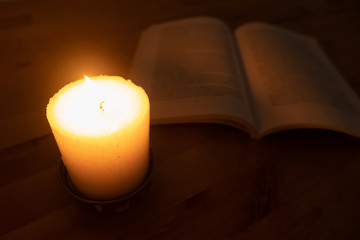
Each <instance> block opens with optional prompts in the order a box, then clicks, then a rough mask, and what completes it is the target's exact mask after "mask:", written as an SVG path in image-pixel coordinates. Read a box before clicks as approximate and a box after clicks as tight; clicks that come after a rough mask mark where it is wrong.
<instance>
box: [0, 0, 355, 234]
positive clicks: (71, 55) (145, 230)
mask: <svg viewBox="0 0 360 240" xmlns="http://www.w3.org/2000/svg"><path fill="white" fill-rule="evenodd" d="M359 10H360V8H359V3H358V1H356V0H345V1H340V0H313V1H301V0H300V1H285V0H278V1H275V0H272V1H266V0H254V1H249V0H248V1H243V0H237V1H235V0H234V1H220V0H213V1H211V0H208V1H206V0H183V1H167V0H155V1H140V0H134V1H85V0H73V1H68V0H62V1H60V0H54V1H45V0H19V1H16V0H8V1H7V0H5V1H4V0H2V1H0V73H1V77H0V103H1V106H2V107H1V108H0V118H7V117H9V116H16V115H17V114H21V113H22V112H24V111H26V112H29V111H35V112H37V111H39V109H41V111H40V112H42V111H43V109H45V106H46V104H47V102H48V99H49V97H51V96H52V95H53V94H54V93H55V92H56V91H57V90H58V89H59V88H61V87H62V86H64V85H65V84H66V83H68V82H71V81H74V80H76V79H80V78H82V77H83V75H85V74H86V75H88V76H93V75H99V74H106V75H119V76H124V77H127V76H128V73H129V69H130V66H131V62H132V58H133V55H134V52H135V49H136V45H137V41H138V38H139V36H140V33H141V31H142V30H143V29H145V28H146V27H148V26H149V25H151V24H154V23H158V22H162V21H167V20H172V19H177V18H182V17H188V16H196V15H208V16H215V17H218V18H220V19H223V20H224V21H225V22H226V23H228V25H229V26H230V27H231V29H234V28H235V27H236V26H238V25H241V24H243V23H247V22H251V21H265V22H269V23H272V24H276V25H278V26H281V27H285V28H287V29H290V30H294V31H296V32H299V33H302V34H306V35H311V36H313V37H315V38H316V39H317V40H318V41H319V43H320V45H321V46H322V47H323V49H324V50H325V52H326V53H327V54H328V56H329V58H330V59H331V60H332V61H333V62H334V64H335V65H336V66H337V68H338V69H339V70H340V72H341V73H342V74H343V75H344V77H345V78H346V79H347V80H348V82H349V83H350V85H351V86H352V87H353V88H354V89H355V91H356V92H357V93H358V94H360V70H359V66H360V48H359V42H360V14H359V13H360V11H359ZM41 117H43V118H44V119H45V115H43V116H41ZM8 127H9V128H10V129H11V128H12V126H11V125H10V126H8ZM27 127H28V128H32V127H33V126H27ZM12 131H13V133H14V134H19V132H17V131H18V130H17V129H13V130H12ZM20 134H21V133H20ZM1 137H4V135H3V134H2V136H1ZM151 144H152V146H153V148H154V150H155V152H156V158H157V163H156V168H155V170H154V173H153V177H152V179H151V182H150V184H149V186H147V188H146V189H145V192H144V194H143V196H142V197H141V198H140V199H139V200H138V201H137V202H135V203H133V204H132V206H131V207H130V209H129V210H128V211H126V212H125V213H122V214H111V213H109V214H97V213H95V212H93V211H91V210H90V209H88V207H87V206H83V205H82V204H79V203H78V202H76V201H75V200H74V199H73V198H71V197H70V196H69V195H68V194H67V193H66V192H65V191H64V190H63V189H62V188H61V186H60V184H59V183H58V180H57V175H56V171H57V161H58V159H59V158H60V155H59V152H58V150H57V146H56V143H55V141H54V139H53V137H52V135H51V134H48V135H45V136H43V137H40V138H37V139H34V140H30V141H27V142H25V143H22V144H19V145H15V146H12V147H9V148H6V149H2V150H0V238H2V239H49V238H50V239H51V238H53V239H57V238H66V239H99V238H104V239H176V238H178V239H358V238H359V237H360V232H359V229H358V226H359V220H358V219H359V215H360V208H359V202H360V195H359V193H360V190H359V184H360V174H359V172H360V161H359V158H360V141H359V140H358V139H356V138H353V137H350V136H345V135H343V134H339V133H335V132H328V131H317V130H298V131H289V132H284V133H278V134H275V135H271V136H269V137H266V138H264V139H262V140H252V139H250V138H249V137H248V135H246V134H245V133H243V132H241V131H239V130H236V129H234V128H230V127H227V126H220V125H212V124H184V125H171V126H158V127H152V128H151Z"/></svg>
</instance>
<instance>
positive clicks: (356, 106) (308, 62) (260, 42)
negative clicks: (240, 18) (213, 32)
mask: <svg viewBox="0 0 360 240" xmlns="http://www.w3.org/2000/svg"><path fill="white" fill-rule="evenodd" d="M235 35H236V39H237V41H238V44H239V46H240V47H239V48H240V49H241V55H242V57H243V59H244V65H245V68H246V72H247V76H248V79H249V85H250V88H251V96H252V98H253V101H254V105H255V109H256V113H255V115H256V119H257V120H258V124H259V128H260V129H261V131H262V134H260V135H266V134H269V133H271V132H275V131H279V130H283V129H293V128H304V127H305V128H324V129H332V130H337V131H341V132H344V133H347V134H351V135H354V136H360V125H359V123H360V102H359V98H358V96H357V95H356V94H355V93H354V92H353V90H352V89H351V88H350V87H349V85H348V84H347V82H346V81H345V79H344V78H343V77H342V76H341V75H340V74H339V72H338V71H337V70H336V69H335V67H334V66H333V64H332V63H331V62H330V61H329V59H328V58H327V57H326V56H325V54H324V53H323V51H322V50H321V48H320V47H319V46H318V44H317V42H316V41H315V40H314V39H312V38H308V37H305V36H301V35H298V34H294V33H291V32H289V31H286V30H284V29H280V28H277V27H274V26H271V25H267V24H264V23H252V24H247V25H244V26H242V27H240V28H238V29H237V30H236V32H235Z"/></svg>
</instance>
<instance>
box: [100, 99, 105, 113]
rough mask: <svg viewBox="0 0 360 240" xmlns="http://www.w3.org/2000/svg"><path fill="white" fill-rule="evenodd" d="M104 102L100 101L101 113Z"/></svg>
mask: <svg viewBox="0 0 360 240" xmlns="http://www.w3.org/2000/svg"><path fill="white" fill-rule="evenodd" d="M104 102H105V101H102V102H101V103H100V110H101V111H104V107H103V104H104Z"/></svg>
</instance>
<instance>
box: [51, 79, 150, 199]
mask: <svg viewBox="0 0 360 240" xmlns="http://www.w3.org/2000/svg"><path fill="white" fill-rule="evenodd" d="M46 115H47V118H48V120H49V123H50V126H51V130H52V132H53V134H54V137H55V139H56V143H57V144H58V146H59V150H60V152H61V158H62V160H63V162H64V164H65V166H66V169H67V171H68V173H69V176H70V178H71V182H72V183H73V184H74V186H75V187H76V188H77V189H78V190H79V191H80V192H81V193H82V194H84V195H86V196H88V197H90V198H91V199H101V200H104V199H105V200H108V199H114V198H117V197H119V196H122V195H124V194H127V193H129V192H131V191H132V190H134V189H135V188H136V187H137V186H139V184H140V183H141V182H142V181H143V179H144V177H145V176H146V173H147V169H148V163H149V126H150V105H149V99H148V97H147V95H146V93H145V91H144V90H143V89H142V88H141V87H139V86H136V85H135V84H133V83H132V82H131V81H130V80H125V79H123V78H121V77H116V76H97V77H91V80H90V78H88V77H86V76H85V77H84V79H80V80H78V81H75V82H72V83H69V84H68V85H66V86H65V87H63V88H62V89H60V91H59V92H58V93H56V94H55V95H54V96H53V97H52V98H51V99H50V101H49V104H48V105H47V112H46Z"/></svg>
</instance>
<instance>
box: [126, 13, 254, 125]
mask: <svg viewBox="0 0 360 240" xmlns="http://www.w3.org/2000/svg"><path fill="white" fill-rule="evenodd" d="M237 61H238V60H237V55H236V48H235V43H234V39H233V36H232V34H231V32H230V30H229V29H228V27H227V26H226V25H225V24H224V23H222V22H221V21H219V20H216V19H213V18H207V17H196V18H190V19H183V20H177V21H172V22H167V23H163V24H158V25H154V26H151V27H150V28H149V29H147V30H146V31H145V32H144V33H143V34H142V36H141V38H140V41H139V44H138V49H137V52H136V55H135V60H134V62H133V66H132V70H131V77H130V78H131V79H132V80H133V81H134V82H135V83H137V84H139V85H140V86H142V87H143V88H144V89H145V91H146V92H147V93H148V95H149V99H150V103H151V123H152V124H165V123H177V122H178V123H179V122H180V123H181V122H186V121H195V122H196V121H198V122H206V121H210V122H214V121H215V122H216V121H217V122H219V121H220V122H221V121H222V120H221V119H222V118H225V119H226V121H230V122H233V123H234V125H236V124H237V123H236V122H237V121H242V122H245V124H247V125H250V124H252V115H251V111H250V108H249V105H248V100H247V98H248V97H247V95H246V92H245V88H244V82H243V77H242V74H241V72H240V68H239V64H238V62H237ZM225 119H223V120H224V121H225Z"/></svg>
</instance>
